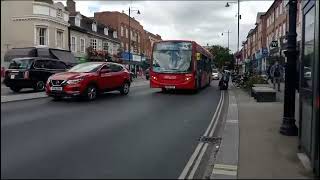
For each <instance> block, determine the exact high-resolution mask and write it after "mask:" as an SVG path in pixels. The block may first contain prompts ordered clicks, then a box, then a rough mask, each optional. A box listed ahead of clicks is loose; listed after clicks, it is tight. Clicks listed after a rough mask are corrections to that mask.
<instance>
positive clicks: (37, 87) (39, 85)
mask: <svg viewBox="0 0 320 180" xmlns="http://www.w3.org/2000/svg"><path fill="white" fill-rule="evenodd" d="M44 88H45V83H44V82H43V81H38V82H37V83H36V85H35V87H34V90H35V91H44Z"/></svg>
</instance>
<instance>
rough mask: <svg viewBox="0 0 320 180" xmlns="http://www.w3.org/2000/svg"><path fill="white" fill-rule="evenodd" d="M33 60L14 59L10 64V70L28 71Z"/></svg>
mask: <svg viewBox="0 0 320 180" xmlns="http://www.w3.org/2000/svg"><path fill="white" fill-rule="evenodd" d="M32 61H33V59H19V58H16V59H12V61H11V63H10V64H9V69H28V68H29V67H30V65H31V64H32Z"/></svg>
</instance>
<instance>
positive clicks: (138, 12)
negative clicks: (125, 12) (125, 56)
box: [129, 6, 140, 72]
mask: <svg viewBox="0 0 320 180" xmlns="http://www.w3.org/2000/svg"><path fill="white" fill-rule="evenodd" d="M131 11H137V14H140V11H139V10H138V9H136V10H132V9H131V8H130V6H129V70H130V72H131V65H130V61H131V56H130V54H131Z"/></svg>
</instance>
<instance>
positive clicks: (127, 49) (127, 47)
mask: <svg viewBox="0 0 320 180" xmlns="http://www.w3.org/2000/svg"><path fill="white" fill-rule="evenodd" d="M126 51H129V45H128V43H126Z"/></svg>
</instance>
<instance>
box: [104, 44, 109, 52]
mask: <svg viewBox="0 0 320 180" xmlns="http://www.w3.org/2000/svg"><path fill="white" fill-rule="evenodd" d="M108 49H109V44H108V42H103V50H105V51H108Z"/></svg>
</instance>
